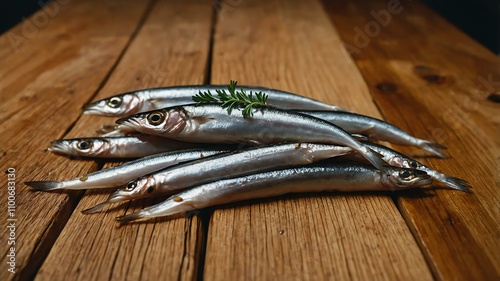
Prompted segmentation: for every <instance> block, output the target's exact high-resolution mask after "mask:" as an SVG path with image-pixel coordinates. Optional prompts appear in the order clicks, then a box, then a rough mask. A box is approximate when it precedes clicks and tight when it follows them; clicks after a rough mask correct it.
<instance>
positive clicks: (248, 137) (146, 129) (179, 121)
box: [116, 104, 385, 171]
mask: <svg viewBox="0 0 500 281" xmlns="http://www.w3.org/2000/svg"><path fill="white" fill-rule="evenodd" d="M116 123H118V124H119V126H118V128H119V129H120V128H123V129H128V128H130V129H133V130H136V131H139V132H141V133H144V134H151V135H158V136H163V137H166V138H172V139H176V140H181V141H186V142H200V141H203V142H205V143H219V144H221V143H247V144H253V145H263V144H272V143H282V142H311V143H324V144H334V145H343V146H347V147H350V148H352V149H354V150H356V151H359V152H360V153H361V154H362V155H363V156H364V157H366V159H368V161H370V163H372V165H374V166H375V167H377V168H378V169H379V170H381V171H383V170H384V164H385V162H384V161H383V160H382V159H381V158H380V156H379V155H378V154H376V153H375V152H373V151H372V150H370V149H369V148H367V147H365V146H363V145H362V144H361V143H360V142H359V141H357V140H355V139H354V138H353V137H352V136H351V135H350V134H349V133H347V132H346V131H344V130H343V129H341V128H339V127H338V126H336V125H334V124H331V123H329V122H326V121H324V120H321V119H318V118H315V117H312V116H308V115H304V114H300V113H292V112H288V111H284V110H279V109H276V108H266V107H262V108H254V109H253V116H249V117H243V116H242V115H241V113H240V112H239V110H232V111H231V112H228V111H226V109H223V108H221V106H220V105H217V104H202V105H184V106H177V107H169V108H164V109H161V110H155V111H149V112H143V113H138V114H135V115H132V116H129V117H125V118H121V119H118V120H117V121H116Z"/></svg>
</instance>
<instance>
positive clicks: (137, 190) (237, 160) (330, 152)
mask: <svg viewBox="0 0 500 281" xmlns="http://www.w3.org/2000/svg"><path fill="white" fill-rule="evenodd" d="M351 151H352V149H350V148H348V147H343V146H334V145H321V144H307V143H303V144H300V143H297V144H282V145H276V146H267V147H260V148H252V149H247V150H243V151H238V152H235V153H231V154H229V155H220V156H213V157H209V158H205V159H203V160H199V161H195V162H189V163H186V164H181V165H178V166H175V167H172V168H169V169H166V170H161V171H158V172H156V173H153V174H151V175H148V176H145V177H142V178H138V179H136V180H133V181H131V182H130V183H129V184H128V185H127V186H126V187H125V188H123V189H119V190H117V191H116V192H114V193H113V194H111V195H110V197H109V198H108V200H106V201H105V202H103V203H101V204H99V205H97V206H95V207H93V208H91V209H88V210H86V212H87V213H90V212H95V211H97V210H99V209H101V208H102V207H104V206H105V205H107V204H109V203H117V202H122V201H127V200H134V199H139V198H144V197H148V196H155V195H159V194H165V193H167V194H168V193H171V192H172V191H175V190H181V189H184V188H188V187H190V186H193V185H198V184H201V183H205V182H209V181H214V180H218V179H223V178H228V177H234V176H238V175H244V174H248V173H253V172H259V171H265V170H270V169H276V168H283V167H290V166H296V165H304V164H310V163H313V162H316V161H319V160H323V159H327V158H331V157H335V156H339V155H344V154H346V153H349V152H351Z"/></svg>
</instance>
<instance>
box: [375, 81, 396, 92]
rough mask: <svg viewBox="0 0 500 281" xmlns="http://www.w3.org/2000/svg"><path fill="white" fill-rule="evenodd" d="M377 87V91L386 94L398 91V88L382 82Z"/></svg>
mask: <svg viewBox="0 0 500 281" xmlns="http://www.w3.org/2000/svg"><path fill="white" fill-rule="evenodd" d="M375 87H376V88H377V90H379V91H381V92H385V93H394V92H396V91H397V90H398V87H396V85H394V84H393V83H390V82H381V83H378V84H377V85H376V86H375Z"/></svg>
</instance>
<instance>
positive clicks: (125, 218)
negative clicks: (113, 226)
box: [116, 211, 146, 224]
mask: <svg viewBox="0 0 500 281" xmlns="http://www.w3.org/2000/svg"><path fill="white" fill-rule="evenodd" d="M145 217H146V212H144V211H140V212H136V213H132V214H128V215H124V216H119V217H117V218H116V220H117V221H118V222H119V223H120V224H125V223H129V222H132V221H135V220H138V219H142V218H145Z"/></svg>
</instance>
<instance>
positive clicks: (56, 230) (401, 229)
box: [0, 0, 500, 280]
mask: <svg viewBox="0 0 500 281" xmlns="http://www.w3.org/2000/svg"><path fill="white" fill-rule="evenodd" d="M332 2H334V3H321V2H319V1H299V0H293V1H278V0H271V1H266V0H259V1H245V0H241V1H236V0H235V1H223V2H220V3H218V4H217V5H215V6H214V4H213V3H212V2H211V1H201V0H200V1H180V0H179V1H154V0H150V1H133V0H114V1H98V0H93V1H90V0H89V1H69V0H56V1H53V2H51V3H50V4H48V5H47V6H46V7H45V8H43V9H41V11H39V12H38V13H36V14H34V15H33V16H31V17H29V18H27V19H26V20H25V21H24V22H22V23H20V24H19V25H17V26H16V27H14V28H13V29H11V30H10V31H8V32H7V33H5V34H3V35H2V36H1V37H0V50H1V53H0V62H1V69H0V85H1V86H0V89H1V105H0V122H1V124H2V125H1V129H0V130H1V147H0V152H1V153H0V155H1V156H0V157H1V163H0V164H1V167H2V169H3V170H2V171H7V170H8V169H9V168H14V169H15V172H14V173H11V174H15V180H11V182H15V184H16V189H15V210H13V209H11V210H12V211H14V213H13V217H12V218H15V219H17V220H16V221H8V218H9V217H8V215H9V214H8V212H7V211H8V204H9V201H8V200H9V199H8V193H7V187H8V172H6V174H3V176H2V193H1V197H0V202H1V204H0V205H1V206H2V208H3V211H2V214H3V215H2V218H3V219H2V220H1V228H2V229H4V231H5V229H7V226H8V225H10V224H12V223H14V224H15V230H13V231H12V233H14V237H15V240H14V241H15V251H14V252H15V271H16V273H15V274H12V273H10V272H9V271H8V268H9V266H8V264H7V262H8V261H9V258H8V257H7V255H9V253H10V252H11V251H10V250H9V248H10V246H9V245H8V237H9V235H10V234H11V231H5V232H4V235H2V241H1V243H2V259H1V260H2V262H1V264H2V266H1V271H0V279H1V280H11V279H17V280H26V279H31V278H36V279H37V280H76V279H78V280H108V279H112V280H125V279H130V280H135V279H138V278H141V279H143V280H173V279H182V280H192V279H201V278H203V279H205V280H243V279H247V280H432V279H437V280H499V278H500V247H499V241H500V223H499V222H500V210H499V209H500V204H499V201H500V200H499V198H500V196H499V185H500V177H499V174H500V135H499V131H500V130H499V123H500V115H499V108H500V105H499V104H498V101H499V94H500V92H499V91H500V85H499V83H500V61H499V58H498V57H497V56H495V55H494V54H492V53H490V52H489V51H488V50H487V49H486V48H484V47H482V46H481V45H479V44H478V43H477V42H475V41H473V40H472V39H470V38H469V37H467V36H466V35H465V34H463V33H462V32H461V31H459V30H457V29H456V28H455V27H454V26H452V25H451V24H450V23H448V22H446V21H445V20H443V19H442V18H440V17H439V16H438V15H436V14H435V13H434V12H432V11H431V10H429V9H428V8H426V7H425V6H423V5H422V4H420V3H418V2H416V1H400V2H398V1H353V2H351V1H349V2H347V1H332ZM375 2H377V3H375ZM214 7H215V9H214ZM230 79H235V80H238V81H239V82H240V83H242V84H254V85H262V86H267V87H273V88H278V89H283V90H288V91H292V92H295V93H300V94H303V95H306V96H310V97H313V98H316V99H320V100H322V101H325V102H328V103H332V104H337V105H339V106H343V107H346V108H350V109H352V110H354V111H356V112H359V113H362V114H367V115H370V116H374V117H377V118H383V119H384V120H387V121H389V122H391V123H393V124H395V125H397V126H399V127H401V128H403V129H405V130H407V131H408V132H410V133H412V134H413V135H416V136H419V137H421V138H425V139H431V140H435V141H438V142H440V143H443V144H444V145H446V146H447V147H448V148H449V149H448V151H447V153H448V155H450V156H451V157H450V158H449V159H446V160H441V159H436V158H428V157H424V158H420V159H421V161H422V162H423V163H425V164H427V165H429V166H431V167H433V168H435V169H437V170H439V171H442V172H445V173H448V174H452V175H455V176H457V177H461V178H464V179H466V180H468V181H470V182H471V183H472V185H473V186H474V190H473V192H472V193H470V194H467V193H462V192H458V191H453V190H447V189H430V190H426V191H418V190H417V191H408V192H398V193H358V194H343V193H342V194H341V193H325V194H306V195H293V196H283V197H279V198H274V199H268V200H255V201H252V202H245V203H240V204H233V205H230V206H223V207H216V208H213V209H210V210H203V211H202V212H201V213H200V215H198V216H193V217H190V218H183V217H180V218H173V219H168V218H167V219H157V220H153V221H149V222H145V223H136V224H130V225H127V226H124V227H118V225H117V223H116V222H115V221H114V218H115V217H116V216H118V215H122V214H124V213H130V212H133V211H134V210H137V209H140V208H142V207H144V206H146V205H148V204H151V203H152V202H151V201H145V202H144V201H141V202H136V203H130V204H125V205H122V206H119V207H113V208H110V209H109V210H107V211H106V212H105V213H99V214H95V215H83V214H81V212H80V211H82V210H83V209H86V208H88V207H90V206H93V205H94V204H96V203H98V202H99V201H101V200H103V199H105V198H106V197H107V195H108V193H107V192H85V193H84V192H52V193H44V192H34V191H32V190H30V188H28V187H27V186H25V185H24V184H23V182H24V181H28V180H54V179H69V178H73V177H75V176H77V175H81V174H85V173H88V172H91V171H94V170H97V169H101V168H103V167H104V166H107V165H110V164H104V163H102V162H93V161H84V160H70V159H66V158H64V157H60V156H55V155H52V154H50V153H47V152H45V151H44V148H46V147H47V146H48V144H49V141H50V140H53V139H59V138H70V137H77V136H90V135H94V134H95V130H96V129H97V128H98V127H99V125H100V124H111V123H112V122H113V121H114V119H113V118H104V117H92V116H87V115H86V116H83V115H81V111H80V109H81V107H82V106H83V105H84V104H86V103H88V102H90V101H92V100H97V99H100V98H104V97H107V96H110V95H113V94H116V93H120V92H126V91H131V90H136V89H140V88H147V87H158V86H170V85H184V84H204V83H213V84H223V83H227V82H228V81H229V80H230ZM397 149H399V150H400V151H402V152H403V153H406V154H409V155H414V156H415V155H417V156H418V155H420V156H421V155H422V151H420V150H418V149H415V148H409V147H397ZM11 172H12V169H11ZM11 177H12V176H11ZM11 199H12V198H11Z"/></svg>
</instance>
